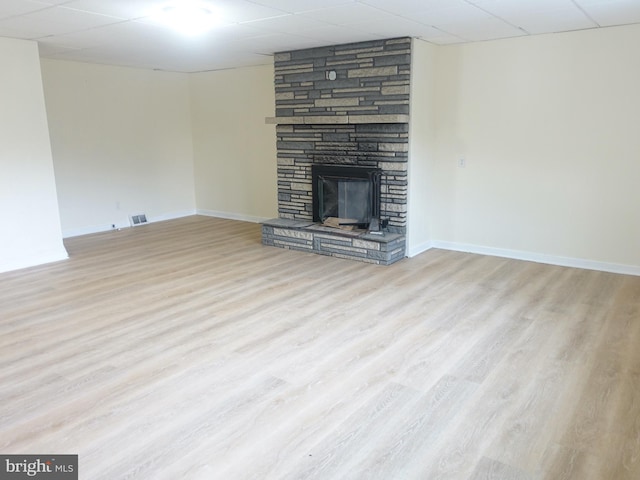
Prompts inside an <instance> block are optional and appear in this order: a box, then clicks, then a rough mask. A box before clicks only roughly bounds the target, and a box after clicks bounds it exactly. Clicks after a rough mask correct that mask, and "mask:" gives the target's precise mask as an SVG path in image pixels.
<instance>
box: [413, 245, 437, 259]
mask: <svg viewBox="0 0 640 480" xmlns="http://www.w3.org/2000/svg"><path fill="white" fill-rule="evenodd" d="M431 248H433V244H432V243H431V242H424V243H421V244H420V245H416V246H415V247H411V248H409V249H407V257H409V258H411V257H415V256H416V255H420V254H421V253H424V252H426V251H427V250H429V249H431Z"/></svg>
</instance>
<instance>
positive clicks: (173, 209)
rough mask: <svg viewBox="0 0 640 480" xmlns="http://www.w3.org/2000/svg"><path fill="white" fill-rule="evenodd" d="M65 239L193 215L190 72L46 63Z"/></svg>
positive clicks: (49, 108) (55, 62)
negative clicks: (137, 218)
mask: <svg viewBox="0 0 640 480" xmlns="http://www.w3.org/2000/svg"><path fill="white" fill-rule="evenodd" d="M42 71H43V81H44V89H45V95H46V103H47V111H48V115H49V126H50V132H51V143H52V149H53V159H54V166H55V171H56V178H57V185H58V198H59V202H60V216H61V219H62V227H63V233H64V235H65V236H73V235H79V234H83V233H91V232H96V231H101V230H105V229H109V228H111V225H112V224H115V225H116V226H117V227H121V226H128V225H129V216H130V215H135V214H139V213H145V214H146V215H147V218H148V219H149V221H154V220H162V219H167V218H174V217H179V216H183V215H189V214H194V213H195V195H194V180H193V149H192V143H191V142H192V139H191V118H190V112H189V108H190V104H189V83H188V82H189V80H188V75H186V74H178V73H168V72H157V71H152V70H142V69H133V68H122V67H113V66H104V65H92V64H86V63H78V62H65V61H57V60H47V59H43V60H42Z"/></svg>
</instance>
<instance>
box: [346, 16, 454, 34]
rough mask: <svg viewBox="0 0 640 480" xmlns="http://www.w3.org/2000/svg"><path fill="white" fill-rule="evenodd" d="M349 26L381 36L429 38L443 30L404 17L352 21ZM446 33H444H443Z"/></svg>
mask: <svg viewBox="0 0 640 480" xmlns="http://www.w3.org/2000/svg"><path fill="white" fill-rule="evenodd" d="M349 26H351V27H353V28H356V29H358V30H362V31H364V32H369V33H372V34H376V35H379V36H380V37H382V38H390V37H420V38H429V37H436V36H439V35H442V34H443V32H442V31H440V30H438V29H436V28H434V27H431V26H429V25H425V24H422V23H418V22H413V21H411V20H408V19H406V18H402V17H396V18H394V19H393V21H389V20H375V21H369V22H354V23H352V24H349ZM445 34H446V33H445Z"/></svg>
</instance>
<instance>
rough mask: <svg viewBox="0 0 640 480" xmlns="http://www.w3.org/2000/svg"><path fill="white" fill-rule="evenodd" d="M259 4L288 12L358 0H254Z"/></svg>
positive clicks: (304, 10)
mask: <svg viewBox="0 0 640 480" xmlns="http://www.w3.org/2000/svg"><path fill="white" fill-rule="evenodd" d="M252 1H253V2H254V3H257V4H258V5H263V6H267V7H270V8H275V9H278V10H283V11H285V12H288V13H302V12H308V11H310V10H318V9H324V8H330V7H335V6H337V5H347V4H355V3H356V0H323V1H318V0H252Z"/></svg>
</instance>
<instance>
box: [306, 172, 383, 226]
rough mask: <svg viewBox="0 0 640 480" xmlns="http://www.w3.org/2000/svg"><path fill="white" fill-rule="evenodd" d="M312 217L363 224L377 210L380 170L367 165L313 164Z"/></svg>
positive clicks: (378, 204) (314, 218)
mask: <svg viewBox="0 0 640 480" xmlns="http://www.w3.org/2000/svg"><path fill="white" fill-rule="evenodd" d="M312 177H313V186H312V190H313V192H312V194H313V220H314V221H315V222H324V221H325V220H326V219H327V218H329V217H336V218H339V219H344V221H345V222H348V223H350V224H353V225H355V226H357V227H360V228H367V227H368V226H369V223H370V222H371V219H372V218H377V217H379V211H380V200H379V198H380V170H378V169H375V168H367V167H351V166H349V167H346V166H340V165H314V166H313V167H312Z"/></svg>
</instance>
